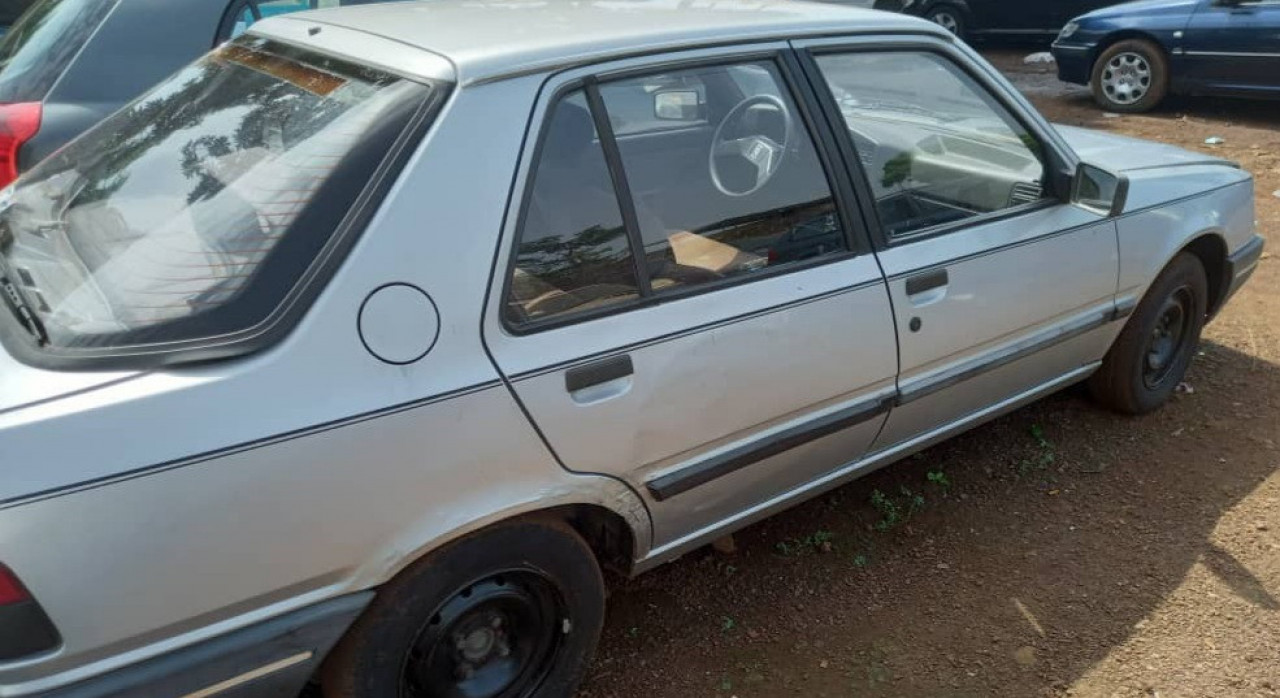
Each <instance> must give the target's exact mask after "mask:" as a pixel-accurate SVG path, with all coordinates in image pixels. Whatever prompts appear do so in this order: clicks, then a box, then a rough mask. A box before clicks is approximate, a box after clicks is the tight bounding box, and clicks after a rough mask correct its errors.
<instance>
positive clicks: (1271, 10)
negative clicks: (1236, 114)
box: [1180, 0, 1280, 96]
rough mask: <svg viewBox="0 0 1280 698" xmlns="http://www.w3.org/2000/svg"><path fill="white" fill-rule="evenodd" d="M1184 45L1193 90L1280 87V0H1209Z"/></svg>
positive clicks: (1242, 90) (1242, 91) (1271, 89)
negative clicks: (1223, 0)
mask: <svg viewBox="0 0 1280 698" xmlns="http://www.w3.org/2000/svg"><path fill="white" fill-rule="evenodd" d="M1182 46H1183V56H1182V58H1181V59H1180V60H1181V68H1182V70H1181V73H1182V74H1183V76H1185V80H1186V82H1187V87H1188V88H1190V89H1191V90H1193V91H1194V90H1195V89H1197V88H1213V89H1214V91H1227V92H1235V93H1238V94H1241V95H1244V96H1248V95H1251V94H1256V93H1260V92H1275V91H1280V0H1254V1H1252V2H1249V1H1248V0H1246V1H1244V2H1238V3H1225V2H1216V1H1215V0H1204V1H1203V2H1202V3H1201V5H1200V7H1199V8H1198V9H1197V10H1196V14H1195V16H1194V17H1192V18H1191V22H1190V23H1189V24H1188V25H1187V28H1186V30H1185V31H1184V36H1183V39H1182Z"/></svg>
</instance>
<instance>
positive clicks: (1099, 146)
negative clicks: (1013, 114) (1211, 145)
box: [1054, 124, 1236, 172]
mask: <svg viewBox="0 0 1280 698" xmlns="http://www.w3.org/2000/svg"><path fill="white" fill-rule="evenodd" d="M1054 127H1055V128H1057V129H1058V133H1060V134H1062V137H1063V138H1064V139H1066V141H1067V144H1069V145H1070V146H1071V149H1072V150H1074V151H1076V155H1079V156H1080V159H1081V160H1083V161H1084V162H1087V163H1089V164H1091V165H1097V166H1098V167H1101V168H1103V169H1106V170H1110V171H1112V172H1125V171H1128V170H1148V169H1153V168H1158V167H1180V166H1185V165H1227V166H1229V167H1236V164H1235V163H1234V162H1232V161H1230V160H1225V159H1223V158H1219V157H1215V156H1213V155H1206V154H1204V153H1197V152H1194V151H1190V150H1185V149H1183V148H1179V147H1177V146H1173V145H1165V144H1164V143H1154V142H1152V141H1144V140H1141V139H1138V138H1129V137H1128V136H1117V135H1115V134H1111V133H1104V132H1101V131H1092V130H1089V129H1084V128H1077V127H1075V126H1063V125H1059V124H1055V125H1054Z"/></svg>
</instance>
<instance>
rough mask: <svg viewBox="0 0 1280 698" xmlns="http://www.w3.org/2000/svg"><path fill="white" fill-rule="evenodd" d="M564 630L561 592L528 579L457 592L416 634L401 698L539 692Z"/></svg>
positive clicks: (526, 574)
mask: <svg viewBox="0 0 1280 698" xmlns="http://www.w3.org/2000/svg"><path fill="white" fill-rule="evenodd" d="M566 622H568V616H567V615H566V612H565V606H564V603H563V600H562V599H561V595H560V593H559V591H558V590H557V589H556V587H555V585H554V584H552V582H551V581H550V580H549V579H547V578H546V577H544V576H542V575H541V574H538V573H536V572H531V571H525V570H520V571H511V572H504V573H501V574H495V575H492V576H490V577H487V578H485V579H483V580H481V581H478V582H475V583H473V584H469V585H467V586H466V587H463V588H462V589H459V590H458V591H457V592H456V593H455V594H454V595H453V596H451V597H450V598H449V599H448V600H447V601H445V602H444V603H443V604H441V605H440V606H439V607H438V608H437V609H436V611H435V612H434V613H433V614H432V616H431V618H430V619H428V620H427V622H426V623H425V624H424V625H423V626H422V628H421V629H420V630H419V631H418V634H417V637H416V638H415V639H414V642H413V644H412V646H411V648H410V650H409V653H408V654H407V655H406V657H405V661H404V665H403V669H402V670H401V674H400V676H401V679H400V696H401V698H526V697H527V696H530V695H532V694H533V693H534V692H535V691H536V690H537V689H538V687H539V686H541V684H542V682H543V680H544V679H546V677H547V674H548V673H549V672H550V670H551V667H552V666H553V665H554V663H555V659H556V655H557V654H558V652H559V651H560V649H561V642H560V639H561V637H562V636H563V632H562V625H563V624H564V623H566Z"/></svg>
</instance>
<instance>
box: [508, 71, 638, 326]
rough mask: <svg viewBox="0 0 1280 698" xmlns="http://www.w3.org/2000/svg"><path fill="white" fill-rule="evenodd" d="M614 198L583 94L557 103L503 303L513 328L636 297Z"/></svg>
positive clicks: (630, 266)
mask: <svg viewBox="0 0 1280 698" xmlns="http://www.w3.org/2000/svg"><path fill="white" fill-rule="evenodd" d="M637 294H638V285H637V281H636V276H635V267H634V263H633V262H632V258H631V250H630V247H629V246H628V243H627V233H626V229H625V227H624V226H623V223H622V213H621V211H620V209H619V207H618V198H617V195H616V194H615V192H614V188H613V185H612V183H611V180H610V179H609V168H608V166H607V165H606V164H605V158H604V152H603V150H602V149H601V146H600V141H599V139H598V138H597V137H596V134H595V128H594V126H593V122H592V118H591V112H590V111H589V110H588V108H587V103H586V99H585V97H584V96H583V94H582V93H581V92H577V93H574V94H572V95H570V96H568V97H567V98H565V99H563V100H561V101H560V103H559V104H558V105H556V107H555V110H554V112H553V114H552V116H551V120H550V122H548V125H547V129H546V133H545V135H544V136H543V142H542V147H541V150H540V154H539V160H538V164H537V169H536V171H535V172H534V175H533V186H532V189H531V192H530V198H529V201H528V210H527V212H526V214H525V218H524V223H523V225H522V228H521V234H520V244H519V248H518V249H517V251H516V260H515V268H514V271H513V273H512V277H511V282H510V290H509V293H508V297H507V317H508V318H509V319H510V320H512V321H514V322H527V321H535V320H541V319H545V318H548V317H552V316H556V315H562V314H566V313H573V312H582V311H587V310H591V309H595V308H601V307H606V306H609V305H613V304H616V303H620V302H622V301H625V300H628V299H632V298H635V297H636V296H637Z"/></svg>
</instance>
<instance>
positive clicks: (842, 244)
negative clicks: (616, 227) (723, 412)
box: [601, 62, 848, 292]
mask: <svg viewBox="0 0 1280 698" xmlns="http://www.w3.org/2000/svg"><path fill="white" fill-rule="evenodd" d="M664 79H665V80H666V81H668V82H672V83H678V84H692V85H704V86H705V94H706V95H707V96H706V101H707V104H706V105H705V111H706V113H707V114H708V116H709V117H710V118H709V119H708V120H707V121H706V122H705V123H704V124H702V127H701V128H700V129H698V130H696V131H692V132H690V131H687V130H686V131H681V132H678V133H665V134H657V135H647V136H645V137H644V138H638V139H628V138H627V137H626V136H625V135H621V134H620V135H619V136H618V145H619V150H620V151H621V155H622V163H623V166H624V168H625V170H626V175H627V181H628V184H629V185H630V190H631V193H632V198H633V200H634V202H635V207H636V213H637V218H638V222H639V227H640V237H641V239H642V241H643V244H644V256H645V263H646V265H647V268H648V270H649V274H650V276H651V278H652V280H653V288H654V290H655V291H658V292H661V291H663V290H665V289H668V288H676V287H684V286H690V285H696V284H703V283H712V282H716V281H720V280H723V279H727V278H731V277H736V276H741V275H744V274H751V273H755V272H759V271H762V270H764V269H768V268H771V267H774V266H777V265H780V264H786V263H790V262H799V261H803V260H809V259H813V258H817V257H822V256H826V255H831V254H836V253H840V252H843V251H846V250H847V249H848V248H847V245H846V241H845V234H844V231H843V230H842V228H841V226H840V224H839V219H838V217H837V216H836V215H835V214H834V211H835V205H834V202H833V200H832V194H831V189H830V187H829V185H828V183H827V178H826V174H825V172H824V170H823V168H822V164H821V162H820V160H819V159H818V155H817V152H816V151H815V149H814V145H813V143H812V141H811V140H810V137H809V134H808V132H807V130H806V128H805V124H804V121H803V120H802V119H801V118H800V115H799V113H798V111H797V109H796V106H795V104H794V102H792V100H791V97H790V96H789V95H788V94H787V91H786V89H785V88H784V87H783V85H784V83H783V81H782V78H781V76H780V75H779V73H778V71H777V68H776V67H775V66H774V65H773V64H772V63H768V62H760V63H748V64H740V65H731V66H707V67H699V68H694V69H690V70H686V71H680V72H676V73H668V74H667V75H666V76H664ZM652 80H653V78H649V77H642V78H635V79H630V80H624V81H621V82H617V83H611V84H608V85H606V86H605V87H603V88H602V89H601V93H602V97H603V99H604V103H605V107H606V109H607V110H608V111H609V114H610V118H611V119H612V118H613V114H614V111H615V110H616V109H627V108H629V104H620V100H619V95H624V94H632V93H634V92H635V91H636V90H637V89H638V88H640V87H642V86H644V85H647V84H650V83H651V81H652ZM695 126H696V124H695Z"/></svg>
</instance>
